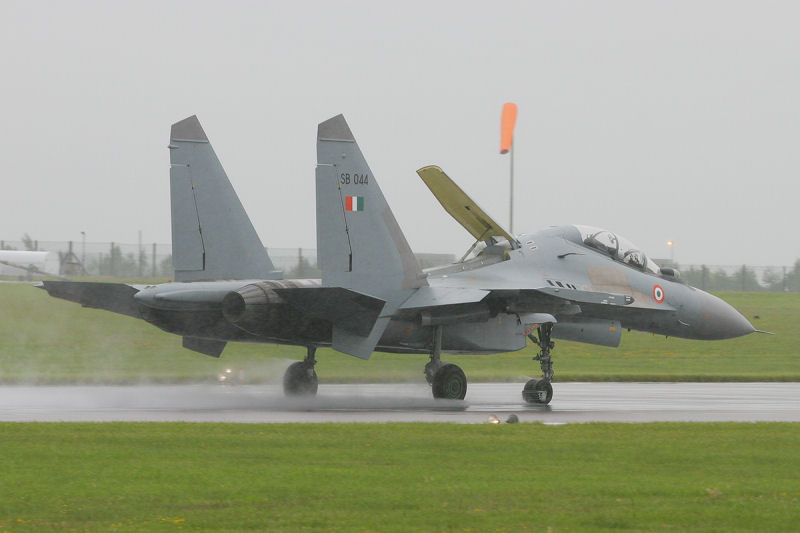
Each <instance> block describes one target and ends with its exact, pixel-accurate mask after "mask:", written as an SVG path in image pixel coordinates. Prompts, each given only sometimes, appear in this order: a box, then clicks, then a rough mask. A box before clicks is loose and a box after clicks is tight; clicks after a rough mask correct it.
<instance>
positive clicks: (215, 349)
mask: <svg viewBox="0 0 800 533" xmlns="http://www.w3.org/2000/svg"><path fill="white" fill-rule="evenodd" d="M225 344H227V343H226V342H225V341H217V340H213V339H198V338H197V337H184V338H183V347H184V348H187V349H189V350H193V351H195V352H198V353H201V354H203V355H209V356H211V357H219V356H220V355H222V350H224V349H225Z"/></svg>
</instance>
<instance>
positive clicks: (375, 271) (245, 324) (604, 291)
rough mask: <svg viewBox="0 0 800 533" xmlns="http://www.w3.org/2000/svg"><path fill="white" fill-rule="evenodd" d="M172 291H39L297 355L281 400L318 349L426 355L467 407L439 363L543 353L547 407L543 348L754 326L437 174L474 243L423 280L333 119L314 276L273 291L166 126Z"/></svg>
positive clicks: (240, 220) (68, 286) (302, 380)
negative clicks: (512, 215)
mask: <svg viewBox="0 0 800 533" xmlns="http://www.w3.org/2000/svg"><path fill="white" fill-rule="evenodd" d="M169 150H170V189H171V208H172V239H173V240H172V242H173V264H174V269H175V276H174V281H172V282H170V283H164V284H160V285H147V286H137V285H127V284H119V283H83V282H63V281H46V282H44V283H43V287H44V288H45V289H46V290H47V291H48V292H49V293H50V295H51V296H55V297H59V298H64V299H67V300H71V301H75V302H79V303H81V304H82V305H84V306H86V307H93V308H101V309H107V310H109V311H114V312H117V313H122V314H125V315H129V316H133V317H137V318H141V319H144V320H146V321H147V322H150V323H151V324H153V325H155V326H157V327H159V328H161V329H163V330H165V331H168V332H170V333H174V334H176V335H180V336H182V337H183V346H184V347H186V348H188V349H191V350H195V351H197V352H200V353H203V354H206V355H210V356H214V357H219V356H220V354H221V353H222V351H223V349H224V347H225V345H226V343H227V342H231V341H234V342H235V341H241V342H264V343H276V344H284V345H297V346H305V347H306V348H307V352H306V354H307V355H306V357H305V359H304V360H302V361H297V362H295V363H293V364H292V365H291V366H289V368H288V369H287V371H286V373H285V375H284V380H283V386H284V391H285V393H286V394H287V395H313V394H316V392H317V385H318V378H317V374H316V372H315V370H314V366H315V363H316V359H315V353H316V349H317V348H318V347H321V346H322V347H331V348H333V349H334V350H338V351H340V352H343V353H346V354H349V355H352V356H355V357H359V358H362V359H368V358H369V357H370V355H371V354H372V353H373V352H374V351H381V352H391V353H424V354H429V355H430V361H429V362H428V363H427V364H426V365H425V368H424V375H425V378H426V379H427V381H428V382H429V383H430V384H431V389H432V392H433V396H434V397H435V398H445V399H456V400H458V399H463V398H464V397H465V395H466V391H467V378H466V376H465V375H464V372H463V371H462V370H461V368H459V367H458V366H457V365H454V364H451V363H445V362H444V361H442V354H495V353H503V352H511V351H515V350H521V349H523V348H525V346H526V344H527V342H528V341H531V342H532V343H534V344H535V345H537V346H538V348H539V353H538V355H537V356H536V357H535V360H536V361H538V362H539V363H540V365H541V370H542V377H541V378H536V379H531V380H530V381H528V382H527V383H526V384H525V386H524V389H523V391H522V397H523V398H524V400H525V401H526V402H528V403H532V404H548V403H549V402H550V401H551V399H552V396H553V387H552V380H553V363H552V357H551V355H552V350H553V347H554V342H553V339H568V340H573V341H578V342H585V343H589V344H597V345H602V346H614V347H616V346H618V345H619V342H620V338H621V335H622V330H623V329H628V330H639V331H647V332H652V333H656V334H660V335H667V336H673V337H683V338H687V339H703V340H716V339H727V338H731V337H738V336H741V335H746V334H749V333H752V332H754V331H756V330H755V328H753V326H752V325H751V324H750V323H749V322H748V321H747V319H746V318H744V317H743V316H742V315H741V314H739V313H738V312H737V311H736V310H735V309H734V308H733V307H731V306H730V305H728V304H727V303H725V302H724V301H722V300H721V299H719V298H717V297H715V296H712V295H711V294H708V293H706V292H703V291H701V290H699V289H696V288H694V287H690V286H689V285H687V284H686V283H685V282H683V281H682V280H681V278H680V275H679V273H678V272H677V271H676V270H674V269H670V268H659V267H658V266H657V265H656V264H655V263H654V262H653V261H652V260H651V259H650V258H648V257H647V256H646V255H645V254H644V253H643V252H642V251H641V250H640V249H639V248H637V247H636V246H634V245H633V244H632V243H631V242H629V241H628V240H626V239H624V238H623V237H621V236H619V235H617V234H615V233H612V232H610V231H607V230H602V229H598V228H591V227H586V226H558V227H549V228H546V229H543V230H540V231H537V232H534V233H524V234H519V235H511V234H509V233H508V232H507V231H505V230H504V229H503V228H502V227H501V226H500V225H499V224H498V223H497V222H495V221H494V220H493V219H492V218H491V217H489V216H488V215H487V214H486V213H485V212H484V211H483V210H482V209H481V208H480V207H479V206H478V205H477V204H476V203H475V202H474V201H473V200H472V199H471V198H469V196H467V194H466V193H464V192H463V191H462V190H461V189H460V188H459V187H458V185H456V184H455V183H454V182H453V181H452V180H451V179H450V178H449V177H448V176H447V175H446V174H445V173H444V172H443V171H442V170H441V169H440V168H439V167H436V166H428V167H425V168H422V169H420V170H418V171H417V172H418V174H419V176H420V177H421V178H422V180H423V181H424V182H425V184H426V185H427V186H428V187H429V188H430V190H431V191H432V192H433V194H434V195H435V196H436V198H437V199H438V200H439V202H440V203H441V204H442V206H443V207H444V208H445V209H446V210H447V211H448V213H450V214H451V215H452V216H453V217H454V218H455V220H456V221H458V222H459V223H460V224H461V225H462V226H463V227H464V228H465V229H466V230H467V231H468V232H469V233H470V234H471V235H472V236H473V237H474V238H475V244H474V245H473V247H472V248H471V249H470V250H469V251H468V253H467V254H465V255H464V257H463V258H462V259H461V260H460V261H458V262H457V263H454V264H450V265H446V266H441V267H436V268H431V269H426V270H422V269H421V268H420V266H419V264H418V262H417V260H416V258H415V256H414V254H413V253H412V251H411V248H410V247H409V245H408V242H407V241H406V238H405V236H404V235H403V232H402V230H401V229H400V226H399V224H398V223H397V220H396V219H395V217H394V215H393V214H392V210H391V209H390V207H389V205H388V203H387V202H386V199H385V198H384V196H383V193H382V192H381V189H380V187H379V185H378V180H377V179H376V177H375V175H374V174H373V173H372V171H371V170H370V168H369V166H368V165H367V162H366V160H365V159H364V156H363V155H362V153H361V150H360V149H359V147H358V144H357V143H356V141H355V138H354V136H353V134H352V132H351V130H350V128H349V126H348V124H347V122H346V121H345V119H344V117H343V116H342V115H338V116H335V117H333V118H331V119H329V120H326V121H325V122H322V123H321V124H319V126H318V130H317V166H316V215H317V221H316V222H317V258H318V262H319V267H320V269H321V271H322V278H321V279H317V280H305V279H304V280H284V279H281V278H282V276H281V273H280V272H278V271H276V270H275V268H274V266H273V264H272V262H271V261H270V259H269V257H268V255H267V253H266V251H265V249H264V246H263V244H262V243H261V240H260V239H259V237H258V235H257V233H256V231H255V230H254V228H253V225H252V224H251V222H250V220H249V218H248V217H247V214H246V213H245V211H244V208H243V207H242V204H241V203H240V201H239V199H238V197H237V196H236V193H235V192H234V190H233V188H232V186H231V184H230V181H229V180H228V177H227V176H226V174H225V171H224V170H223V168H222V166H221V165H220V163H219V160H218V159H217V156H216V154H215V153H214V150H213V149H212V147H211V144H210V143H209V140H208V137H207V136H206V134H205V132H204V131H203V128H202V127H201V126H200V123H199V121H198V120H197V118H196V117H194V116H192V117H189V118H187V119H185V120H182V121H180V122H178V123H176V124H174V125H173V126H172V130H171V135H170V144H169Z"/></svg>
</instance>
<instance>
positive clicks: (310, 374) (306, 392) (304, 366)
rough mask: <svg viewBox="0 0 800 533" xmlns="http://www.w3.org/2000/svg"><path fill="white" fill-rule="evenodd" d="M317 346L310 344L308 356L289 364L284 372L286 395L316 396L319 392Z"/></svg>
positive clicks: (284, 391)
mask: <svg viewBox="0 0 800 533" xmlns="http://www.w3.org/2000/svg"><path fill="white" fill-rule="evenodd" d="M316 351H317V347H316V346H309V347H308V352H307V353H306V358H305V359H303V360H302V361H296V362H294V363H292V364H291V365H289V368H287V369H286V373H284V374H283V394H285V395H286V396H315V395H316V394H317V387H318V382H317V373H316V371H315V370H314V365H316V364H317V360H316V359H315V358H314V353H315V352H316Z"/></svg>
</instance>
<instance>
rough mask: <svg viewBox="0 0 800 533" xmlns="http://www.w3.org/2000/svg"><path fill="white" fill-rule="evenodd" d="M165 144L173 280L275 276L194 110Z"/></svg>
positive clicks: (264, 277)
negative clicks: (168, 180)
mask: <svg viewBox="0 0 800 533" xmlns="http://www.w3.org/2000/svg"><path fill="white" fill-rule="evenodd" d="M169 149H170V173H169V174H170V195H171V200H172V263H173V266H174V268H175V281H211V280H222V279H277V278H280V277H281V273H280V272H278V271H276V270H275V267H274V266H273V264H272V261H270V259H269V256H268V255H267V252H266V250H265V249H264V245H263V244H262V243H261V239H259V237H258V234H257V233H256V231H255V229H254V228H253V224H252V223H251V222H250V219H249V218H248V216H247V213H246V212H245V210H244V207H242V204H241V202H240V201H239V197H238V196H237V195H236V192H235V191H234V190H233V187H232V186H231V183H230V181H229V180H228V176H227V175H226V174H225V170H224V169H223V168H222V165H221V164H220V162H219V159H218V158H217V155H216V153H214V149H213V148H212V147H211V143H209V141H208V137H207V136H206V134H205V132H204V131H203V128H202V127H201V126H200V121H198V120H197V117H196V116H191V117H189V118H186V119H184V120H182V121H180V122H177V123H175V124H173V125H172V130H171V132H170V142H169Z"/></svg>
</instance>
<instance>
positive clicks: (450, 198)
mask: <svg viewBox="0 0 800 533" xmlns="http://www.w3.org/2000/svg"><path fill="white" fill-rule="evenodd" d="M417 174H419V177H420V178H422V181H424V182H425V185H427V186H428V188H429V189H430V190H431V192H432V193H433V195H434V196H435V197H436V199H437V200H439V203H440V204H442V206H443V207H444V208H445V210H446V211H447V212H448V213H450V216H452V217H453V218H454V219H456V221H457V222H458V223H459V224H461V225H462V226H464V228H465V229H466V230H467V231H468V232H470V234H472V236H473V237H475V239H476V240H479V241H485V240H486V239H488V238H489V237H502V238H504V239H508V242H514V239H513V238H512V237H511V235H509V234H508V233H506V231H505V230H504V229H503V228H501V227H500V225H499V224H498V223H497V222H495V221H494V220H492V218H491V217H490V216H489V215H487V214H486V213H485V212H484V211H483V209H481V208H480V207H478V204H476V203H475V202H473V201H472V198H470V197H469V196H467V194H466V193H465V192H464V191H462V190H461V187H459V186H458V185H456V184H455V182H454V181H453V180H451V179H450V177H449V176H448V175H447V174H445V173H444V171H443V170H442V169H441V168H439V167H437V166H429V167H423V168H421V169H419V170H417Z"/></svg>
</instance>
